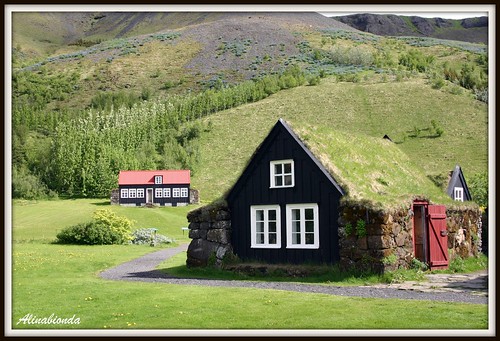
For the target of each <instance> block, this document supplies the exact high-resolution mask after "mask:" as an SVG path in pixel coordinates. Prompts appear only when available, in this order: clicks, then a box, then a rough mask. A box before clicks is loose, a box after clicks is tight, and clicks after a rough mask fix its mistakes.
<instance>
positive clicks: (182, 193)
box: [181, 187, 189, 198]
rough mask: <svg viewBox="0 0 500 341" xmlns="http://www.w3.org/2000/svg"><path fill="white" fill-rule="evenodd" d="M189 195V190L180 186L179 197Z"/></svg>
mask: <svg viewBox="0 0 500 341" xmlns="http://www.w3.org/2000/svg"><path fill="white" fill-rule="evenodd" d="M188 196H189V191H188V189H187V188H186V187H183V188H181V198H187V197H188Z"/></svg>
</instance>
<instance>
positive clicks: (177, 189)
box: [172, 188, 181, 198]
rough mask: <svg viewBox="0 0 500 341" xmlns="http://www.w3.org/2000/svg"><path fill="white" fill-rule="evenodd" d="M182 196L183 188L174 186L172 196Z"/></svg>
mask: <svg viewBox="0 0 500 341" xmlns="http://www.w3.org/2000/svg"><path fill="white" fill-rule="evenodd" d="M180 196H181V189H180V188H172V197H173V198H179V197H180Z"/></svg>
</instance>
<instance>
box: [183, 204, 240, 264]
mask: <svg viewBox="0 0 500 341" xmlns="http://www.w3.org/2000/svg"><path fill="white" fill-rule="evenodd" d="M187 219H188V222H189V226H188V228H189V238H191V239H192V241H191V243H190V244H189V247H188V251H187V261H186V264H187V266H207V265H215V266H218V267H220V266H221V265H222V261H223V259H224V257H225V256H226V254H228V253H232V247H231V215H230V214H229V210H228V208H227V207H226V206H225V205H214V204H213V205H208V206H203V207H200V208H198V209H196V210H193V211H191V212H189V213H188V215H187Z"/></svg>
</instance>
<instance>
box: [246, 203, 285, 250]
mask: <svg viewBox="0 0 500 341" xmlns="http://www.w3.org/2000/svg"><path fill="white" fill-rule="evenodd" d="M257 210H264V211H265V213H264V244H257V240H256V239H257V238H256V234H257V225H256V220H255V212H256V211H257ZM269 210H276V244H269V222H268V218H267V217H268V215H267V211H269ZM250 233H251V234H250V247H251V248H253V249H280V248H281V208H280V205H256V206H250Z"/></svg>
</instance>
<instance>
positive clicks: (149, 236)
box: [130, 228, 172, 246]
mask: <svg viewBox="0 0 500 341" xmlns="http://www.w3.org/2000/svg"><path fill="white" fill-rule="evenodd" d="M130 243H131V244H136V245H144V244H149V245H151V246H156V245H159V244H170V243H172V239H170V238H168V237H167V236H164V235H162V234H158V233H155V232H154V230H152V229H146V228H142V229H137V230H135V231H134V232H133V233H132V236H131V240H130Z"/></svg>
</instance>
